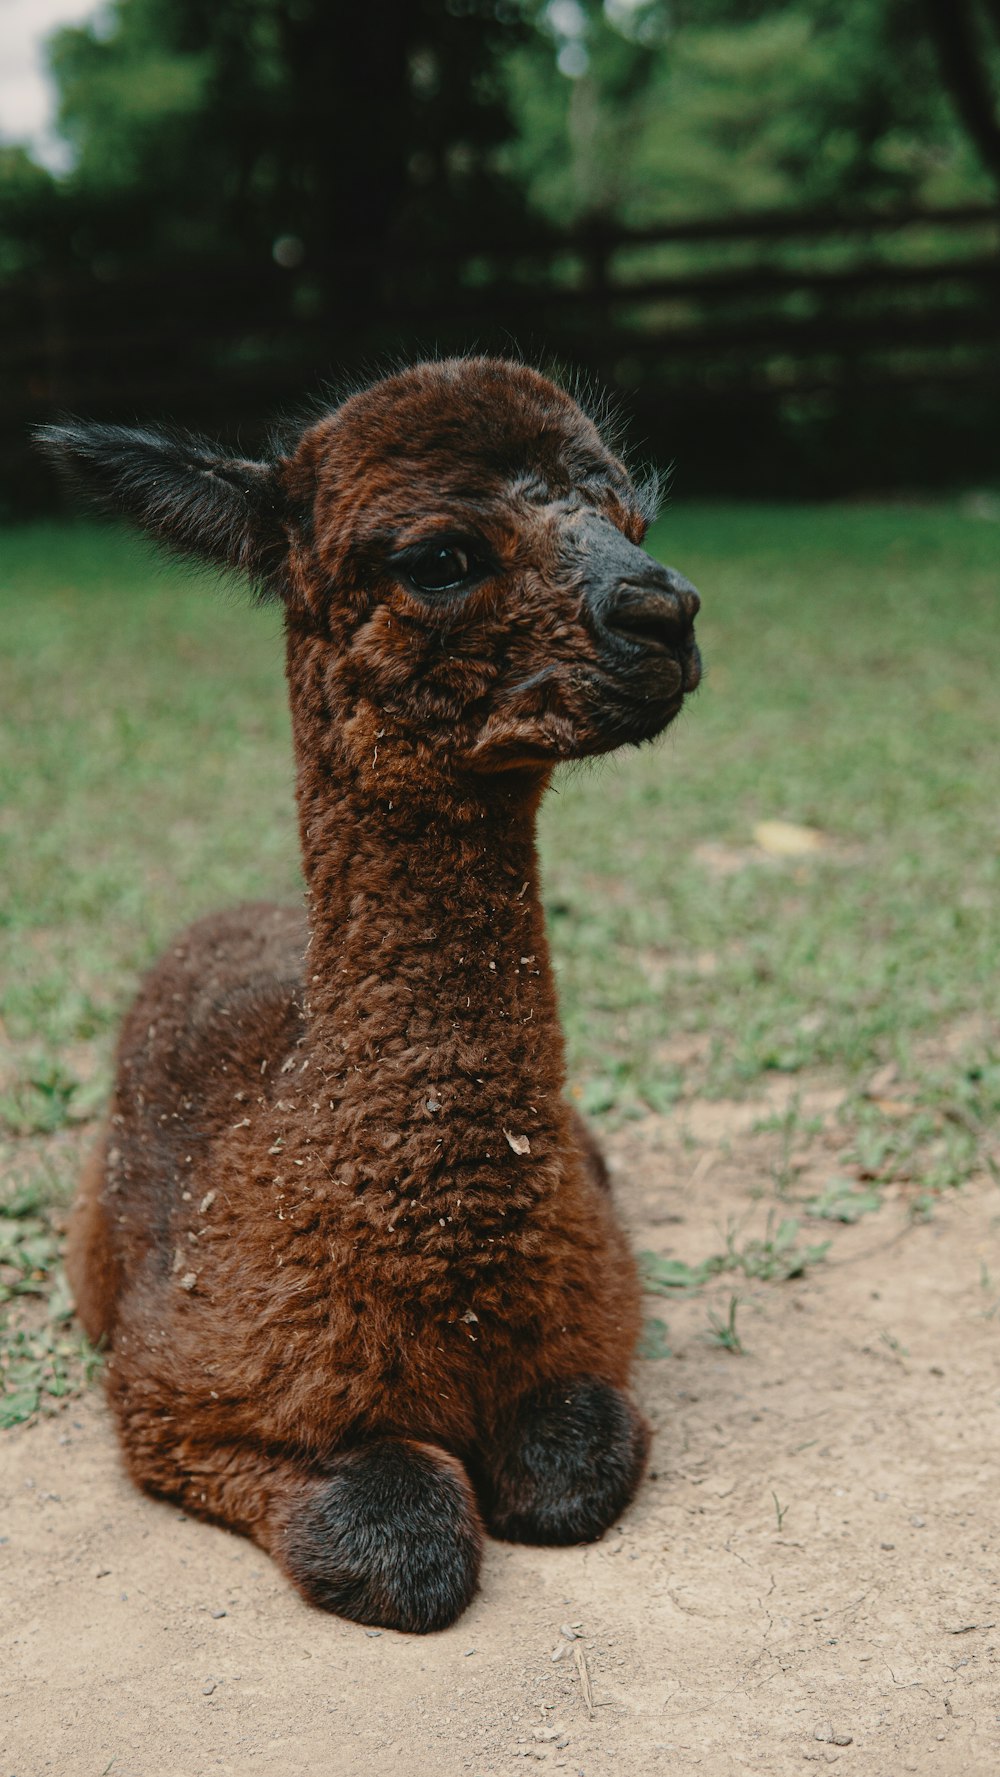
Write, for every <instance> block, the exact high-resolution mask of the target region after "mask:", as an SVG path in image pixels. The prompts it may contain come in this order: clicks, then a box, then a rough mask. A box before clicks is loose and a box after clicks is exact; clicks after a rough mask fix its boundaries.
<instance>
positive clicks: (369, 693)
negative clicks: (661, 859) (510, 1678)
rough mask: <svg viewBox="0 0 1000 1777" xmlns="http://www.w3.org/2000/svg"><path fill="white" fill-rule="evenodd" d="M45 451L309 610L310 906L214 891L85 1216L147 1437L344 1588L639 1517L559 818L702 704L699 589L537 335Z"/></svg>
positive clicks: (128, 1453)
mask: <svg viewBox="0 0 1000 1777" xmlns="http://www.w3.org/2000/svg"><path fill="white" fill-rule="evenodd" d="M42 442H43V444H44V446H45V448H47V449H48V451H49V452H50V454H52V455H53V456H54V457H55V458H56V459H57V461H59V462H60V463H61V464H62V466H63V467H64V468H65V469H66V470H67V471H68V472H69V473H70V474H71V475H72V477H73V478H74V479H75V480H76V481H77V482H78V483H79V484H82V485H83V486H84V487H85V488H87V489H88V490H89V491H90V492H91V493H92V494H96V495H97V496H98V497H99V498H100V499H101V500H102V501H103V503H104V504H105V506H106V507H107V508H108V509H110V510H113V511H116V512H119V513H123V514H125V515H126V516H128V517H129V518H131V519H132V520H134V521H135V522H136V523H138V524H139V525H141V526H142V527H143V528H144V529H146V530H147V531H149V532H150V533H151V534H152V535H153V536H154V537H156V538H157V539H159V540H160V541H161V542H163V543H164V544H166V545H167V546H168V547H171V548H173V549H175V550H177V549H179V550H182V551H186V552H189V553H191V554H194V555H197V556H201V557H203V558H205V559H207V560H209V561H212V562H216V563H221V564H223V565H224V566H226V567H228V568H230V569H235V570H237V571H238V572H240V573H242V574H243V575H244V576H245V577H247V578H248V579H249V580H250V581H251V582H252V583H253V584H254V585H255V587H256V588H257V590H258V592H259V593H260V595H261V596H266V597H269V598H273V599H276V600H280V601H281V603H282V605H283V607H284V615H285V626H286V635H287V676H288V685H289V695H290V701H291V713H292V727H293V732H294V741H295V753H296V761H297V796H298V807H299V817H300V830H301V840H302V853H303V861H304V867H305V876H306V882H307V896H306V900H307V912H306V917H303V916H302V915H301V914H300V913H299V911H298V910H295V909H285V908H281V907H273V906H269V905H258V906H245V907H241V908H238V909H236V910H235V911H234V912H231V913H225V914H219V915H216V916H215V917H212V918H209V919H204V920H202V921H200V922H199V923H198V924H197V925H195V926H193V927H191V928H190V930H188V931H186V932H184V933H183V934H182V935H181V936H180V937H179V938H178V939H177V940H176V942H175V943H174V945H173V946H172V948H171V949H170V950H169V951H168V953H167V955H166V956H165V957H164V958H163V960H162V961H161V962H160V963H159V964H158V965H157V966H156V967H155V968H154V969H153V971H152V972H151V974H150V975H149V976H148V978H147V979H146V981H145V983H144V985H143V987H142V989H141V992H140V994H139V998H138V1000H137V1002H136V1004H135V1006H134V1007H133V1009H132V1011H131V1013H130V1014H129V1016H128V1018H127V1020H126V1023H125V1027H124V1031H123V1034H122V1038H121V1044H120V1049H119V1055H118V1074H117V1084H116V1087H115V1095H114V1100H113V1103H112V1106H111V1111H110V1117H109V1122H108V1127H107V1130H106V1132H105V1135H104V1138H103V1140H102V1143H101V1145H100V1148H99V1151H98V1152H97V1153H96V1154H95V1156H94V1158H93V1160H92V1162H91V1165H90V1167H89V1169H88V1171H87V1175H86V1177H85V1180H84V1183H83V1189H82V1194H81V1197H80V1200H79V1202H78V1205H77V1208H76V1211H75V1216H74V1225H73V1229H72V1234H71V1243H70V1253H69V1261H68V1263H69V1267H70V1275H71V1279H72V1283H73V1287H74V1290H75V1293H76V1299H77V1304H78V1308H79V1313H80V1316H81V1318H82V1320H83V1324H84V1326H85V1327H86V1329H87V1332H88V1334H89V1335H90V1337H91V1338H92V1339H94V1340H103V1341H104V1342H105V1344H106V1346H107V1351H108V1356H107V1386H108V1393H109V1397H110V1401H111V1404H112V1407H113V1410H114V1412H115V1415H116V1417H117V1421H118V1426H119V1430H120V1435H121V1441H122V1447H123V1449H124V1453H125V1460H126V1462H127V1464H128V1467H129V1470H130V1472H131V1474H132V1475H133V1477H134V1479H135V1480H136V1482H137V1483H138V1484H139V1485H140V1486H141V1487H144V1488H146V1489H148V1491H149V1492H151V1493H153V1494H158V1495H160V1496H163V1497H166V1498H169V1499H173V1500H176V1501H178V1502H179V1503H180V1504H182V1505H183V1506H184V1507H185V1509H186V1510H188V1511H190V1512H193V1513H197V1514H199V1515H201V1516H202V1517H205V1518H209V1519H212V1520H214V1521H215V1522H217V1523H220V1524H225V1525H228V1526H229V1527H230V1528H231V1529H233V1530H238V1531H241V1532H243V1533H244V1534H245V1535H247V1536H250V1537H252V1538H253V1539H254V1540H255V1541H256V1542H257V1543H259V1544H260V1546H261V1547H262V1548H264V1549H266V1550H267V1551H268V1552H269V1554H270V1555H271V1556H272V1557H273V1558H274V1560H275V1561H276V1562H277V1563H278V1564H279V1566H280V1567H281V1568H282V1569H283V1570H284V1572H285V1573H286V1574H287V1575H288V1576H289V1578H290V1579H291V1580H292V1582H293V1583H294V1584H295V1585H296V1586H297V1587H298V1588H299V1590H300V1591H301V1592H302V1593H303V1595H304V1596H305V1597H306V1598H307V1599H309V1600H311V1601H312V1602H313V1603H314V1604H317V1605H319V1606H321V1607H322V1608H324V1609H326V1610H331V1611H337V1612H339V1613H341V1614H342V1615H344V1616H348V1617H353V1618H356V1619H357V1620H358V1621H360V1622H363V1623H377V1624H383V1625H386V1626H389V1627H393V1628H398V1629H407V1630H417V1631H426V1630H431V1629H439V1628H442V1627H443V1626H445V1625H446V1624H448V1623H450V1622H452V1621H453V1620H454V1619H455V1617H456V1616H458V1614H459V1613H460V1612H461V1611H462V1610H463V1609H464V1607H465V1606H466V1605H467V1604H468V1602H469V1600H470V1598H471V1597H472V1595H473V1593H474V1591H475V1588H476V1583H477V1572H478V1568H479V1563H480V1557H481V1552H482V1540H483V1532H484V1529H485V1530H487V1531H489V1532H490V1533H491V1534H492V1535H494V1536H497V1537H504V1538H508V1539H512V1540H514V1541H521V1542H537V1543H572V1542H584V1541H588V1540H591V1539H593V1538H596V1537H599V1536H601V1535H602V1534H603V1532H604V1531H605V1530H606V1529H607V1528H608V1526H609V1525H610V1524H611V1523H613V1521H614V1520H615V1519H616V1518H617V1517H618V1515H619V1513H620V1512H621V1511H622V1510H623V1508H624V1507H625V1506H626V1505H627V1504H628V1502H629V1500H630V1499H631V1498H632V1496H633V1493H634V1491H635V1489H636V1486H637V1484H638V1481H639V1477H640V1474H641V1471H642V1467H643V1463H644V1459H645V1454H646V1448H647V1442H648V1432H647V1427H646V1425H645V1423H644V1421H643V1419H642V1418H641V1416H640V1414H639V1413H638V1411H637V1409H636V1407H635V1406H634V1404H633V1402H632V1400H631V1399H630V1397H629V1395H628V1393H627V1392H626V1391H627V1386H628V1378H629V1367H630V1362H631V1359H632V1356H633V1353H634V1348H635V1342H636V1337H637V1333H638V1328H639V1289H638V1283H637V1277H636V1271H635V1267H634V1264H633V1261H632V1258H631V1257H630V1255H629V1252H628V1250H627V1247H626V1244H625V1240H624V1238H623V1235H622V1233H621V1231H620V1229H619V1227H618V1224H617V1221H616V1218H615V1214H614V1209H613V1206H612V1203H611V1199H610V1195H609V1191H608V1187H607V1177H606V1174H605V1172H604V1168H603V1165H602V1162H601V1159H600V1155H599V1153H598V1151H597V1149H596V1147H595V1145H594V1143H593V1141H592V1139H591V1138H590V1136H589V1135H588V1133H587V1131H586V1130H585V1129H584V1127H583V1125H582V1124H581V1123H580V1121H579V1120H578V1119H577V1118H576V1116H575V1115H574V1113H573V1112H572V1111H571V1110H570V1109H569V1107H568V1106H567V1104H566V1102H565V1100H564V1098H563V1086H564V1063H563V1046H562V1038H561V1033H560V1029H559V1023H558V1017H557V1011H556V1001H555V991H554V987H553V981H552V973H551V969H550V965H549V957H548V952H547V947H546V940H545V932H544V927H543V918H542V908H541V902H540V896H539V885H538V865H537V860H536V853H535V838H534V829H535V818H536V813H537V810H538V805H539V802H540V800H541V797H542V794H543V792H544V790H545V788H546V785H547V784H548V781H549V778H550V776H551V774H552V771H553V768H554V767H555V765H556V764H557V763H558V762H559V761H560V760H566V759H581V758H584V757H587V756H590V755H593V754H599V753H606V752H610V751H611V750H613V749H614V748H616V747H619V746H622V745H623V744H625V743H638V742H640V741H643V740H647V739H649V738H650V737H652V736H653V735H656V734H658V733H659V732H660V731H661V730H662V729H663V728H664V727H665V726H666V725H667V723H668V722H669V721H670V720H671V719H672V718H673V717H674V716H675V715H676V714H677V711H678V710H679V709H680V707H681V703H682V700H683V698H684V696H685V694H686V693H687V692H689V691H691V690H692V689H693V688H694V687H695V686H696V685H697V683H698V678H699V670H700V669H699V660H698V653H697V649H696V647H695V643H694V633H693V618H694V615H695V612H696V611H697V607H698V598H697V594H696V593H695V591H694V589H693V587H692V586H690V584H689V583H688V582H687V581H686V580H684V579H683V578H682V577H681V576H680V575H679V574H676V573H675V572H673V570H672V569H669V568H663V567H661V566H659V564H658V563H656V562H655V561H653V560H652V559H651V558H650V557H649V556H648V555H646V554H645V553H644V552H643V550H642V548H641V547H640V545H641V543H642V539H643V536H644V534H645V530H646V523H647V516H648V515H647V513H646V512H645V511H644V504H643V499H642V497H641V496H640V495H639V494H638V493H637V491H636V489H635V487H634V486H633V484H632V482H631V480H630V479H629V476H628V474H627V472H626V470H625V468H624V466H623V464H622V463H621V462H620V461H619V460H618V458H617V457H616V456H615V455H614V454H613V452H612V451H611V450H610V449H609V448H608V446H607V445H606V444H605V443H604V441H603V440H602V438H601V436H600V434H599V432H598V430H597V429H596V427H595V426H594V424H593V423H592V422H591V421H590V420H589V419H588V418H586V417H585V415H584V414H583V413H582V411H581V410H580V408H579V407H578V406H577V405H576V404H575V402H574V401H573V400H572V399H571V398H570V397H569V396H568V395H567V394H565V393H564V392H563V391H562V390H560V389H558V388H557V387H556V386H555V385H554V384H553V383H551V382H549V381H548V380H547V379H546V378H544V377H543V376H541V375H539V374H538V373H537V372H536V371H534V370H531V369H528V368H526V367H525V366H524V365H522V364H518V363H510V362H506V361H503V360H497V359H490V358H469V359H452V360H445V361H443V362H438V363H428V364H418V365H416V366H415V367H413V368H411V369H408V370H405V371H402V372H400V373H399V374H396V375H393V376H389V377H387V378H385V379H384V380H381V381H378V382H376V383H375V384H374V385H373V386H372V387H370V388H368V389H366V390H364V391H363V392H361V393H358V394H355V395H353V396H351V397H350V399H348V400H346V401H345V402H344V403H343V404H342V405H341V406H339V407H337V408H336V409H335V410H333V411H331V412H328V413H327V414H326V415H325V416H324V417H323V418H321V419H320V420H319V421H318V422H316V423H314V424H312V425H310V426H309V427H308V428H307V429H306V430H305V431H304V432H303V434H302V436H301V438H300V439H299V441H298V443H297V445H296V446H295V448H294V449H293V450H291V451H290V452H289V454H287V455H283V456H279V457H277V459H276V460H275V461H273V462H251V461H246V460H242V459H239V458H233V457H227V456H225V455H224V454H221V453H220V452H218V451H216V450H215V449H213V448H212V447H210V446H207V445H205V444H204V443H203V442H201V441H199V440H195V439H191V438H186V437H181V436H178V435H176V434H167V433H161V432H155V431H149V432H147V431H134V430H127V429H124V428H120V427H113V426H103V425H86V424H67V425H63V426H54V427H48V428H46V429H45V432H44V434H43V440H42Z"/></svg>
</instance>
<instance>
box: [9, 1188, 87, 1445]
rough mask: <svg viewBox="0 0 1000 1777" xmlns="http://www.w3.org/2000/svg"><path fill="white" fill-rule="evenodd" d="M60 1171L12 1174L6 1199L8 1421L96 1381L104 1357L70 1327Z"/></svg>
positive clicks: (18, 1419) (22, 1417)
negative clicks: (58, 1209)
mask: <svg viewBox="0 0 1000 1777" xmlns="http://www.w3.org/2000/svg"><path fill="white" fill-rule="evenodd" d="M59 1194H60V1192H59V1185H58V1181H57V1180H56V1179H55V1178H54V1177H47V1178H40V1177H37V1176H34V1177H28V1178H26V1179H16V1178H12V1179H11V1180H9V1182H8V1183H7V1186H6V1189H5V1191H4V1194H3V1196H2V1197H0V1426H12V1425H20V1424H21V1423H22V1422H23V1421H24V1420H25V1419H29V1418H30V1417H31V1415H32V1414H33V1413H36V1412H39V1411H41V1412H44V1411H46V1409H47V1408H51V1407H52V1406H53V1405H54V1403H55V1402H57V1401H59V1400H61V1399H62V1398H63V1397H64V1396H66V1395H70V1394H79V1393H81V1392H82V1390H83V1389H84V1388H86V1386H87V1385H88V1383H89V1381H90V1379H91V1376H92V1375H93V1372H94V1369H95V1367H96V1366H97V1364H98V1363H99V1359H98V1357H97V1354H96V1352H95V1351H94V1350H93V1348H92V1347H91V1346H90V1344H89V1343H88V1341H87V1340H86V1339H85V1338H84V1336H83V1335H82V1334H81V1333H76V1332H74V1331H73V1330H72V1329H71V1327H70V1324H69V1323H70V1322H71V1320H72V1316H73V1304H72V1301H71V1299H70V1295H69V1290H68V1287H67V1284H66V1279H65V1276H64V1274H63V1272H62V1269H61V1266H60V1252H61V1242H60V1239H59V1236H58V1234H57V1232H56V1229H55V1227H54V1226H53V1222H52V1220H51V1219H50V1215H49V1208H50V1205H51V1204H52V1202H53V1199H58V1196H59Z"/></svg>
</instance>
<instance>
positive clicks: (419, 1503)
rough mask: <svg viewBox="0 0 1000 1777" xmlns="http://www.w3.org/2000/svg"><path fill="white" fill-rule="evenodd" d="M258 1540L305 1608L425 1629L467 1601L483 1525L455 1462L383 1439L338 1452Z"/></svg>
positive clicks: (428, 1448) (431, 1449) (429, 1449)
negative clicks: (312, 1606) (280, 1519)
mask: <svg viewBox="0 0 1000 1777" xmlns="http://www.w3.org/2000/svg"><path fill="white" fill-rule="evenodd" d="M261 1540H264V1539H263V1538H262V1539H261ZM265 1546H266V1547H267V1548H268V1550H269V1553H270V1554H271V1555H272V1556H273V1557H274V1559H275V1560H276V1561H277V1562H278V1564H279V1566H281V1567H282V1568H283V1569H284V1571H285V1572H286V1573H287V1574H288V1576H289V1578H290V1579H291V1580H292V1581H293V1582H294V1584H295V1585H296V1586H297V1587H298V1589H299V1591H300V1592H301V1593H302V1594H303V1597H305V1598H306V1599H308V1601H309V1602H310V1604H315V1605H318V1606H319V1608H320V1609H321V1610H329V1611H334V1612H336V1614H337V1615H338V1616H342V1617H351V1618H353V1620H354V1621H355V1622H358V1623H375V1624H378V1626H379V1627H380V1628H385V1629H404V1630H409V1631H411V1632H413V1633H415V1634H426V1633H427V1632H428V1631H429V1630H432V1629H446V1628H447V1627H448V1624H449V1623H452V1622H454V1620H455V1618H456V1617H458V1616H460V1615H461V1613H462V1611H463V1610H464V1609H465V1607H466V1605H467V1604H468V1603H469V1602H470V1600H471V1599H472V1597H473V1595H474V1593H475V1590H476V1585H477V1581H478V1575H479V1563H480V1558H481V1555H482V1547H483V1529H482V1523H481V1520H480V1517H479V1512H478V1509H477V1507H476V1500H475V1495H474V1493H473V1491H472V1487H471V1484H470V1482H469V1478H468V1476H467V1474H466V1472H465V1470H464V1468H463V1467H462V1464H461V1463H460V1462H459V1461H458V1460H457V1458H455V1457H453V1456H449V1455H448V1454H447V1453H446V1452H445V1451H444V1450H440V1449H438V1448H437V1447H436V1446H435V1445H431V1444H417V1443H410V1442H404V1441H403V1440H402V1439H397V1438H381V1439H378V1440H377V1441H375V1442H373V1443H370V1444H362V1445H359V1446H358V1447H357V1448H355V1449H352V1450H347V1451H344V1452H343V1453H342V1454H341V1455H339V1456H337V1457H335V1458H334V1459H333V1461H332V1463H330V1464H329V1465H328V1467H327V1469H326V1471H325V1473H324V1474H323V1476H322V1477H321V1478H317V1479H316V1480H314V1481H312V1482H311V1483H310V1484H309V1486H308V1487H307V1488H306V1489H305V1490H303V1491H301V1492H299V1491H297V1492H295V1493H293V1494H292V1496H291V1497H290V1499H289V1500H288V1502H287V1508H286V1512H285V1515H284V1521H283V1522H282V1523H280V1525H279V1526H278V1528H277V1531H276V1534H275V1533H274V1532H272V1533H271V1534H269V1535H268V1537H267V1541H266V1545H265Z"/></svg>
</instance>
